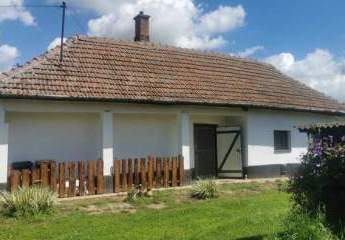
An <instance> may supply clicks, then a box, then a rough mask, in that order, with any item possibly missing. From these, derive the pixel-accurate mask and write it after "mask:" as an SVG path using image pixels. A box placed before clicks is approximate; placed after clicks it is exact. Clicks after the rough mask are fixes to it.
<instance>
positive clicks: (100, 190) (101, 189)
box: [97, 159, 104, 194]
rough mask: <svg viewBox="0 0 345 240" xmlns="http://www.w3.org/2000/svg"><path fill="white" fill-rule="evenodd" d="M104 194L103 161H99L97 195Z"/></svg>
mask: <svg viewBox="0 0 345 240" xmlns="http://www.w3.org/2000/svg"><path fill="white" fill-rule="evenodd" d="M103 193H104V175H103V160H100V159H99V160H97V194H103Z"/></svg>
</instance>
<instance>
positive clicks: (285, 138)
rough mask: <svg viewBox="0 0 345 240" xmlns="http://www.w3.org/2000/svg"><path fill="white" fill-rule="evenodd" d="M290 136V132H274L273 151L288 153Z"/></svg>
mask: <svg viewBox="0 0 345 240" xmlns="http://www.w3.org/2000/svg"><path fill="white" fill-rule="evenodd" d="M290 150H291V134H290V131H281V130H274V151H278V152H279V151H290Z"/></svg>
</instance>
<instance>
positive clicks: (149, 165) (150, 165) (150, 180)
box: [147, 156, 153, 189]
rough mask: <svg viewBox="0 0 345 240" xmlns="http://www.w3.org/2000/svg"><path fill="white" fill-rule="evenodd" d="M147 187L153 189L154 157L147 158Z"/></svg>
mask: <svg viewBox="0 0 345 240" xmlns="http://www.w3.org/2000/svg"><path fill="white" fill-rule="evenodd" d="M147 159H148V161H147V188H148V189H152V187H153V159H152V157H150V156H149V157H148V158H147Z"/></svg>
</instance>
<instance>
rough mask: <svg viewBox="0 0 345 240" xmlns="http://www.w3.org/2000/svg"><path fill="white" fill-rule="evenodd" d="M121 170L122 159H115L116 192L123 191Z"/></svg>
mask: <svg viewBox="0 0 345 240" xmlns="http://www.w3.org/2000/svg"><path fill="white" fill-rule="evenodd" d="M120 172H121V160H115V161H114V192H116V193H118V192H120V191H121V185H120V179H121V178H120Z"/></svg>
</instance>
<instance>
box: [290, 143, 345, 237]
mask: <svg viewBox="0 0 345 240" xmlns="http://www.w3.org/2000/svg"><path fill="white" fill-rule="evenodd" d="M290 190H291V192H292V193H293V194H292V198H293V200H294V203H295V207H296V208H301V209H303V211H305V212H306V213H307V214H309V215H310V216H312V217H316V216H317V214H318V213H319V212H321V213H322V214H325V215H326V219H327V222H328V224H330V225H331V226H332V227H333V228H334V230H336V231H339V230H341V228H339V227H340V226H342V225H343V223H345V204H343V203H344V202H345V147H344V143H333V142H332V138H326V139H325V138H323V139H320V140H318V141H316V142H315V143H314V144H313V145H311V146H310V149H309V151H308V153H307V154H306V155H305V156H303V160H302V164H301V167H300V169H299V171H298V173H297V174H296V176H294V177H293V178H292V179H291V182H290Z"/></svg>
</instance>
